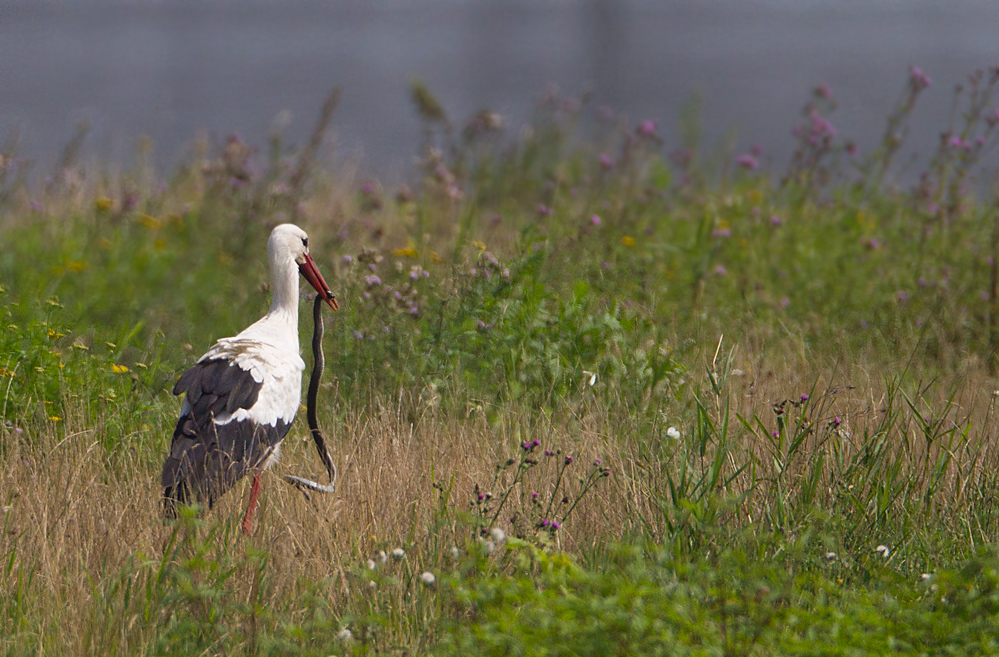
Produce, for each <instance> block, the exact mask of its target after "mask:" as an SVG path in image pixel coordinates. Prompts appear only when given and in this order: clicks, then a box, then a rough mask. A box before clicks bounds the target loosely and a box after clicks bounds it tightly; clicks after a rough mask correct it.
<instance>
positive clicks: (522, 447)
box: [520, 440, 531, 452]
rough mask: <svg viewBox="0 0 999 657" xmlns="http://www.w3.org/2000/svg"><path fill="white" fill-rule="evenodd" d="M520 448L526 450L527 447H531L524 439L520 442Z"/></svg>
mask: <svg viewBox="0 0 999 657" xmlns="http://www.w3.org/2000/svg"><path fill="white" fill-rule="evenodd" d="M520 448H521V449H522V450H524V451H525V452H526V451H528V450H529V449H531V443H529V442H527V441H526V440H525V441H524V442H522V443H520Z"/></svg>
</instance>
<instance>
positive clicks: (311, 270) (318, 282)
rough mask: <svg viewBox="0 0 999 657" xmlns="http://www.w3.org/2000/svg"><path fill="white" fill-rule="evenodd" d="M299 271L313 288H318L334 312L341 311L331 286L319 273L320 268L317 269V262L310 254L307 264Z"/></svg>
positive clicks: (304, 263) (303, 264) (299, 267)
mask: <svg viewBox="0 0 999 657" xmlns="http://www.w3.org/2000/svg"><path fill="white" fill-rule="evenodd" d="M298 271H300V272H302V276H305V280H307V281H309V283H310V284H311V285H312V287H314V288H316V292H318V293H319V296H320V297H321V298H322V300H323V301H325V302H326V303H328V304H329V305H330V308H332V309H333V310H339V309H340V304H338V303H337V302H336V297H335V296H333V293H332V292H331V291H330V286H329V285H327V284H326V281H325V280H324V279H323V275H322V274H320V273H319V267H316V261H315V260H313V259H312V256H310V255H309V254H308V253H306V254H305V262H303V263H302V264H300V265H299V266H298Z"/></svg>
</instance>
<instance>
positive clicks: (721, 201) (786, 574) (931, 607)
mask: <svg viewBox="0 0 999 657" xmlns="http://www.w3.org/2000/svg"><path fill="white" fill-rule="evenodd" d="M997 81H999V73H997V72H990V73H989V74H988V75H984V74H983V75H979V76H977V77H975V76H973V77H972V81H971V83H970V84H969V85H967V87H966V89H965V90H963V91H962V92H960V93H959V94H958V95H957V96H956V100H955V102H956V106H957V107H958V109H959V110H960V111H959V112H958V113H957V114H956V116H957V118H956V123H955V124H954V125H951V126H943V127H942V130H943V131H944V136H943V137H942V138H941V141H940V147H939V150H938V152H936V153H935V154H931V157H930V158H929V160H928V164H927V165H926V170H925V172H924V173H923V174H922V175H921V176H919V178H918V181H917V182H916V183H915V184H914V186H912V187H911V188H909V187H907V186H905V185H903V184H901V183H897V182H893V180H892V177H891V176H892V171H894V167H893V161H894V159H895V157H896V155H897V154H898V153H899V152H900V150H901V148H902V143H903V140H904V137H905V135H906V124H907V120H908V116H909V114H910V113H911V111H912V109H913V108H914V107H915V105H916V101H917V98H918V97H919V96H920V95H921V94H922V93H924V92H925V90H926V89H927V87H928V86H929V80H928V79H927V78H926V77H925V76H924V75H923V74H922V73H921V72H919V71H918V70H916V69H914V70H913V71H911V74H910V77H909V80H908V81H907V84H906V86H905V88H904V90H903V93H902V95H901V97H900V101H899V105H898V107H897V108H895V109H894V110H893V111H892V112H891V114H890V116H889V119H888V124H887V129H886V132H885V137H884V139H883V141H882V143H881V144H880V145H878V147H876V148H875V149H873V150H872V151H870V152H869V153H865V152H863V151H860V152H858V151H857V148H856V147H855V146H854V145H853V144H852V143H850V142H849V141H847V140H845V139H843V138H842V137H841V136H840V135H839V134H838V133H837V131H836V129H835V128H834V127H833V124H832V122H831V121H832V119H834V117H835V115H834V114H833V110H834V108H835V104H834V100H833V98H832V97H831V94H830V93H829V91H828V90H827V89H825V88H822V87H820V88H819V89H817V90H816V91H815V93H814V95H813V98H812V99H811V100H810V101H809V103H808V104H807V106H806V107H805V109H804V112H803V119H802V124H801V125H800V126H798V127H797V128H796V132H795V135H796V136H797V138H798V139H799V143H798V146H797V149H796V152H795V154H794V156H793V158H792V161H791V165H790V166H789V168H788V170H787V171H786V172H782V173H780V174H777V173H773V172H768V171H767V167H765V166H762V167H761V166H760V165H761V159H762V158H763V157H764V156H765V155H764V154H761V153H759V152H755V151H754V152H751V153H746V154H732V153H728V152H722V153H720V154H717V155H712V154H710V153H706V152H704V151H703V149H701V148H699V145H698V144H697V142H696V135H697V129H696V125H689V126H687V127H686V128H687V129H686V130H685V131H684V132H685V134H686V135H688V137H687V143H685V144H684V146H683V148H680V149H672V148H668V147H667V146H666V145H665V144H664V143H663V140H662V138H661V136H660V134H659V133H658V132H657V128H656V126H655V124H654V123H652V122H649V121H645V122H642V123H639V124H637V126H636V125H634V124H630V123H628V122H627V121H625V120H623V119H620V120H619V119H616V118H613V117H610V116H608V115H607V112H600V113H599V114H600V115H601V117H600V118H599V120H596V122H595V129H594V131H593V132H592V133H590V136H588V137H587V138H586V139H582V138H581V137H580V135H579V132H577V130H576V125H577V123H579V122H581V121H583V120H584V119H586V118H587V117H589V112H588V111H587V109H586V107H585V104H581V103H579V102H578V101H576V100H575V99H569V98H562V97H556V96H546V97H545V98H543V99H541V100H540V102H539V104H538V110H537V116H536V118H535V120H534V122H533V125H532V126H531V129H530V130H525V131H523V132H522V133H521V135H520V136H519V137H518V138H516V139H514V138H511V137H509V136H507V135H505V133H504V129H503V126H502V121H501V120H500V119H499V117H496V116H495V115H493V114H491V113H489V112H482V113H479V114H477V115H475V116H474V117H472V118H471V119H470V120H469V121H467V122H466V123H465V124H464V125H458V124H455V123H452V122H450V121H449V119H448V117H447V114H446V111H445V108H443V107H442V106H441V105H440V104H439V103H438V102H437V101H436V100H435V99H434V97H433V96H432V94H431V93H430V91H429V90H428V89H427V88H426V87H424V86H422V85H416V86H414V89H413V99H414V104H415V106H416V110H417V111H418V112H419V114H420V116H421V119H422V121H423V123H424V135H425V143H424V147H423V150H422V152H421V154H420V156H421V159H420V162H419V165H418V169H417V172H416V174H415V176H414V180H415V181H416V182H414V183H413V186H412V187H408V186H402V187H400V188H398V189H393V190H389V189H386V188H385V187H383V186H382V185H380V184H379V183H377V182H375V181H368V180H362V179H357V178H355V177H354V175H353V174H352V172H351V171H350V170H349V169H348V168H346V167H343V166H339V167H333V166H323V165H322V164H320V163H317V161H316V160H315V157H316V152H317V150H316V149H317V145H318V144H321V143H322V139H323V135H324V130H325V126H326V125H327V123H328V120H329V113H330V112H331V111H332V108H333V106H334V104H335V98H333V99H331V102H330V103H328V105H327V108H326V109H325V110H324V115H323V118H322V120H321V121H320V123H319V127H317V130H316V134H315V135H314V137H313V139H312V141H311V142H310V143H311V146H310V147H309V148H307V149H305V150H304V152H298V151H295V150H293V149H290V148H287V147H285V146H284V145H283V144H282V143H281V140H280V138H279V136H275V137H274V138H273V140H272V143H271V145H270V150H269V154H268V156H267V157H262V156H260V155H258V154H257V153H256V152H255V151H254V150H253V149H251V148H250V147H248V146H246V145H245V144H243V143H241V142H240V141H239V140H237V139H235V138H231V139H230V140H229V141H227V143H226V144H224V146H222V147H221V148H217V149H216V148H213V147H210V146H207V145H205V146H203V147H202V148H200V149H198V152H199V153H201V155H199V156H198V157H196V158H194V159H193V160H192V161H190V162H188V163H186V164H185V165H183V166H182V167H180V168H179V169H178V170H177V171H176V172H175V173H174V174H173V175H171V176H170V177H169V178H167V179H166V180H165V181H163V179H162V178H161V177H159V176H158V175H156V174H155V173H154V172H153V171H151V170H150V168H149V167H148V166H146V165H144V164H142V163H140V164H138V165H136V166H135V167H134V169H132V170H127V171H100V170H95V169H93V168H85V167H82V166H80V165H78V164H76V163H75V161H74V157H73V152H72V150H73V149H68V152H67V155H66V157H65V158H64V162H63V164H62V166H61V168H60V169H59V170H58V171H56V172H53V173H52V175H51V176H49V177H48V178H47V179H46V183H45V185H44V186H43V185H41V184H40V183H38V182H34V183H33V182H30V181H29V180H28V175H27V173H26V172H25V171H24V170H23V168H21V167H20V166H19V161H18V160H17V158H15V157H12V156H4V158H3V159H2V160H0V245H2V246H0V325H2V326H3V331H2V332H0V409H2V410H0V415H2V418H0V420H2V424H0V649H2V651H3V652H4V654H11V655H21V654H41V653H45V652H48V653H55V654H128V655H135V654H150V655H152V654H248V655H256V654H296V655H297V654H302V655H328V654H338V655H344V654H355V655H361V654H393V655H395V654H398V655H402V654H435V655H451V654H455V655H458V654H460V655H468V654H496V655H499V654H519V655H577V654H621V655H625V654H629V655H646V654H662V655H687V654H689V655H772V654H780V655H829V654H833V655H836V654H842V655H866V654H870V655H882V654H888V653H893V654H904V655H929V654H948V655H965V654H966V655H979V654H990V653H994V652H996V651H997V650H999V645H997V644H999V629H997V627H999V553H997V552H996V551H995V550H994V548H993V547H992V546H993V544H994V543H995V541H996V538H997V535H999V507H997V494H996V490H997V487H999V481H997V480H999V475H997V474H996V473H997V472H999V467H997V466H999V454H997V452H996V449H995V445H994V436H995V435H996V429H997V419H996V417H995V412H994V411H995V399H996V395H997V394H999V392H997V388H999V386H997V384H996V382H995V369H996V366H997V365H999V265H997V263H999V220H997V218H996V217H997V214H996V203H995V198H993V197H992V196H988V195H984V198H983V195H982V194H981V193H979V194H978V195H977V196H976V195H975V194H973V193H972V192H973V191H975V190H982V189H984V188H985V185H984V183H987V182H988V181H987V180H983V179H982V176H981V173H982V171H983V167H982V166H981V165H980V163H981V160H982V158H984V157H985V156H986V155H987V154H988V153H990V152H991V150H992V149H993V148H994V146H995V145H996V143H997V142H999V130H997V129H996V128H997V125H999V114H997V113H996V111H995V110H994V109H993V108H992V105H991V103H992V91H993V88H994V86H995V85H996V83H997ZM284 221H294V222H296V223H298V224H299V225H301V226H302V227H303V228H304V229H305V230H307V231H308V232H309V234H310V244H311V245H312V253H313V256H314V257H315V259H316V261H317V262H318V264H319V266H320V268H321V269H322V270H323V271H324V273H325V275H326V278H327V280H328V281H329V282H330V284H331V286H332V287H333V290H334V292H335V293H336V295H337V297H338V299H339V300H340V305H341V311H340V313H339V314H338V315H336V316H335V317H333V318H331V319H329V320H328V321H327V333H326V340H325V351H326V354H327V373H328V377H327V382H326V383H325V384H324V386H323V388H322V390H321V394H320V404H321V409H320V424H321V425H322V426H323V428H324V431H325V433H326V434H327V435H328V436H329V440H330V443H331V444H330V447H331V451H332V452H333V453H334V461H335V462H336V463H337V465H338V467H339V469H340V475H341V479H340V482H339V492H338V494H337V495H336V496H333V497H322V498H319V499H313V500H311V501H306V500H305V499H303V498H302V496H301V495H300V494H299V493H297V492H296V491H295V490H293V489H291V488H289V487H286V486H284V485H283V484H281V483H280V481H278V479H277V478H276V477H270V478H269V481H268V482H267V483H266V484H265V486H266V491H265V493H264V506H263V509H262V516H261V522H260V525H259V527H258V529H257V531H256V533H255V534H254V535H252V536H249V537H244V536H242V535H241V534H239V533H238V531H237V529H238V518H239V510H238V507H239V505H240V504H241V503H242V500H241V496H245V490H244V489H243V488H242V487H241V486H238V487H237V488H236V489H235V490H234V491H232V492H231V493H229V495H228V496H227V497H226V498H225V499H224V500H223V502H222V503H221V504H220V505H219V506H218V507H217V508H216V509H214V510H212V511H211V512H210V513H208V514H203V515H200V516H199V515H197V514H195V513H193V512H192V513H190V514H188V515H187V516H185V517H183V518H181V519H180V520H179V521H177V522H165V521H163V520H161V519H160V517H159V509H160V501H159V499H158V494H159V489H158V486H157V473H158V470H159V467H160V464H161V463H162V459H163V457H164V455H165V452H166V446H167V442H168V437H169V435H170V432H171V429H172V425H173V422H174V420H175V418H176V413H177V410H178V408H179V402H178V400H176V399H175V398H173V397H172V396H171V395H170V389H171V387H172V385H173V382H174V381H175V377H176V376H177V375H178V373H179V372H181V371H182V370H183V369H184V368H185V367H186V366H188V365H189V364H190V363H191V362H193V360H194V359H195V358H196V357H197V356H198V355H199V354H201V353H202V352H203V351H204V350H205V349H206V348H207V347H208V346H209V345H210V344H211V342H212V341H213V340H214V339H216V338H218V337H222V336H226V335H232V334H233V333H235V332H237V331H239V330H240V329H242V328H243V327H244V326H245V325H247V324H248V323H250V322H251V321H253V320H255V319H256V318H257V317H259V316H260V315H261V314H262V313H263V312H264V311H265V310H266V308H267V306H268V303H269V293H268V290H267V283H268V279H267V271H266V268H265V266H264V263H265V256H264V245H265V242H266V238H267V235H268V233H269V231H270V229H271V228H272V227H273V226H274V225H276V224H278V223H281V222H284ZM307 318H308V313H305V312H303V313H302V319H303V324H302V332H303V337H304V336H305V335H307V334H309V333H311V329H312V327H311V326H308V325H307ZM303 344H306V345H307V340H303ZM300 421H301V420H300ZM308 440H309V439H308V437H307V435H306V431H305V430H304V429H302V428H301V427H299V426H297V425H296V428H295V429H293V432H292V434H291V435H290V436H289V439H288V440H287V441H286V443H287V444H286V449H285V451H284V455H283V462H282V463H281V464H280V465H278V466H277V468H276V469H277V471H279V472H286V471H294V472H296V473H301V472H303V471H304V472H315V471H317V467H318V464H317V463H315V456H314V452H313V451H312V448H311V445H310V444H309V443H308V442H307V441H308Z"/></svg>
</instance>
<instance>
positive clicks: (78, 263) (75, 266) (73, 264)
mask: <svg viewBox="0 0 999 657" xmlns="http://www.w3.org/2000/svg"><path fill="white" fill-rule="evenodd" d="M86 268H87V263H85V262H83V261H82V260H72V261H70V263H69V264H68V265H66V269H68V270H70V271H71V272H73V273H76V274H79V273H80V272H81V271H83V270H84V269H86Z"/></svg>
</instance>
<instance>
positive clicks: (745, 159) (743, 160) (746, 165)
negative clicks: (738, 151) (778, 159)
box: [735, 153, 760, 171]
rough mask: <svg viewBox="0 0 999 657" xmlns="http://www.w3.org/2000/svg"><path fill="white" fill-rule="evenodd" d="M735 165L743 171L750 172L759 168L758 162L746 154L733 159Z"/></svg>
mask: <svg viewBox="0 0 999 657" xmlns="http://www.w3.org/2000/svg"><path fill="white" fill-rule="evenodd" d="M735 163H736V164H738V165H739V166H740V167H742V168H743V169H749V170H750V171H752V170H754V169H756V168H758V167H759V166H760V161H759V160H757V159H756V158H755V157H753V156H752V155H750V154H748V153H747V154H745V155H740V156H739V157H737V158H735Z"/></svg>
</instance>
